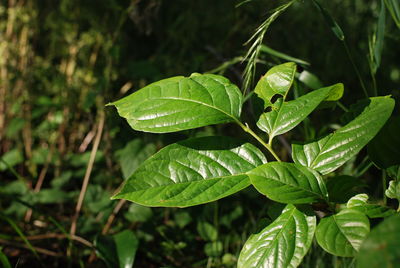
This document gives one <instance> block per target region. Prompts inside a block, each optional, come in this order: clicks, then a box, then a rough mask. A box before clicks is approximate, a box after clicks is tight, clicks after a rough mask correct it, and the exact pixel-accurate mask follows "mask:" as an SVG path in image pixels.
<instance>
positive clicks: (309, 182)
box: [248, 162, 328, 204]
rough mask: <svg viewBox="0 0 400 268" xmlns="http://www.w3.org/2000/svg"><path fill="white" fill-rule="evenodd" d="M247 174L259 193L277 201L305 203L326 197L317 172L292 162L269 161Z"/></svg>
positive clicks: (323, 185)
mask: <svg viewBox="0 0 400 268" xmlns="http://www.w3.org/2000/svg"><path fill="white" fill-rule="evenodd" d="M248 174H249V177H250V181H251V183H252V184H253V185H254V187H255V188H256V189H257V190H258V191H259V192H260V193H262V194H264V195H266V196H267V197H268V198H269V199H271V200H274V201H277V202H281V203H291V204H306V203H312V202H316V201H319V200H321V199H325V200H326V199H327V198H328V194H327V191H326V188H325V184H324V182H323V180H322V178H321V176H320V175H319V174H318V172H316V171H314V170H312V169H310V168H307V167H303V166H300V165H297V164H294V163H286V162H270V163H267V164H264V165H262V166H259V167H257V168H255V169H253V170H251V171H249V172H248Z"/></svg>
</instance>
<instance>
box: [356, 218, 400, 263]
mask: <svg viewBox="0 0 400 268" xmlns="http://www.w3.org/2000/svg"><path fill="white" fill-rule="evenodd" d="M399 249H400V214H396V215H393V216H391V217H389V218H387V219H385V220H384V221H383V222H382V223H380V224H379V225H378V226H376V227H375V228H374V229H372V231H371V233H370V234H369V235H368V237H367V238H366V239H365V241H364V242H363V244H362V245H361V248H360V251H359V253H358V254H357V256H356V259H357V267H359V268H364V267H369V268H383V267H393V268H394V267H398V265H399V263H400V250H399Z"/></svg>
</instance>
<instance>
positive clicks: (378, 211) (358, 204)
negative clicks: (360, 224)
mask: <svg viewBox="0 0 400 268" xmlns="http://www.w3.org/2000/svg"><path fill="white" fill-rule="evenodd" d="M368 198H369V197H368V195H367V194H358V195H356V196H353V197H352V198H350V200H349V201H348V202H347V208H352V209H356V210H358V211H360V212H362V213H364V214H365V215H367V216H368V217H369V218H371V219H373V218H384V217H388V216H390V215H393V214H395V213H396V211H395V210H394V209H391V208H389V207H386V206H381V205H378V204H370V203H368Z"/></svg>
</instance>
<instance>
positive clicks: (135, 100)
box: [111, 74, 242, 133]
mask: <svg viewBox="0 0 400 268" xmlns="http://www.w3.org/2000/svg"><path fill="white" fill-rule="evenodd" d="M111 105H114V106H115V107H116V108H117V110H118V113H119V115H120V116H121V117H124V118H126V120H127V121H128V123H129V125H130V126H131V127H132V128H133V129H135V130H140V131H145V132H152V133H166V132H174V131H180V130H185V129H192V128H198V127H202V126H207V125H212V124H220V123H227V122H234V121H237V120H238V118H239V117H240V112H241V106H242V94H241V92H240V90H239V89H238V88H237V87H236V86H235V85H233V84H232V83H231V82H230V81H229V80H228V79H226V78H225V77H223V76H219V75H214V74H204V75H201V74H192V75H191V76H190V77H182V76H177V77H172V78H168V79H164V80H161V81H158V82H155V83H153V84H150V85H148V86H146V87H144V88H142V89H140V90H138V91H137V92H135V93H133V94H131V95H129V96H127V97H125V98H123V99H120V100H118V101H116V102H114V103H112V104H111Z"/></svg>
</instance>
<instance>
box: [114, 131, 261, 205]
mask: <svg viewBox="0 0 400 268" xmlns="http://www.w3.org/2000/svg"><path fill="white" fill-rule="evenodd" d="M265 162H266V159H265V156H264V155H263V154H262V153H261V152H260V150H259V149H257V148H256V147H254V146H253V145H251V144H249V143H244V144H242V143H241V142H239V141H236V140H234V139H231V138H228V137H202V138H195V139H189V140H186V141H182V142H178V143H175V144H172V145H169V146H166V147H165V148H163V149H162V150H160V151H159V152H158V153H156V154H155V155H153V156H152V157H150V158H149V159H148V160H146V161H145V162H144V163H143V164H142V165H141V166H140V167H139V168H138V169H137V170H136V171H135V172H134V173H133V175H132V176H131V177H130V178H129V179H128V180H127V181H126V183H125V184H124V186H123V188H122V189H121V190H120V192H119V193H117V194H116V195H115V196H114V197H113V198H117V199H126V200H129V201H132V202H135V203H138V204H141V205H145V206H162V207H187V206H194V205H198V204H203V203H207V202H211V201H215V200H217V199H220V198H223V197H225V196H228V195H231V194H233V193H236V192H238V191H240V190H242V189H243V188H245V187H247V186H249V185H250V181H249V179H248V176H247V175H246V172H247V171H249V170H251V169H254V168H255V167H257V166H259V165H261V164H263V163H265Z"/></svg>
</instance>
